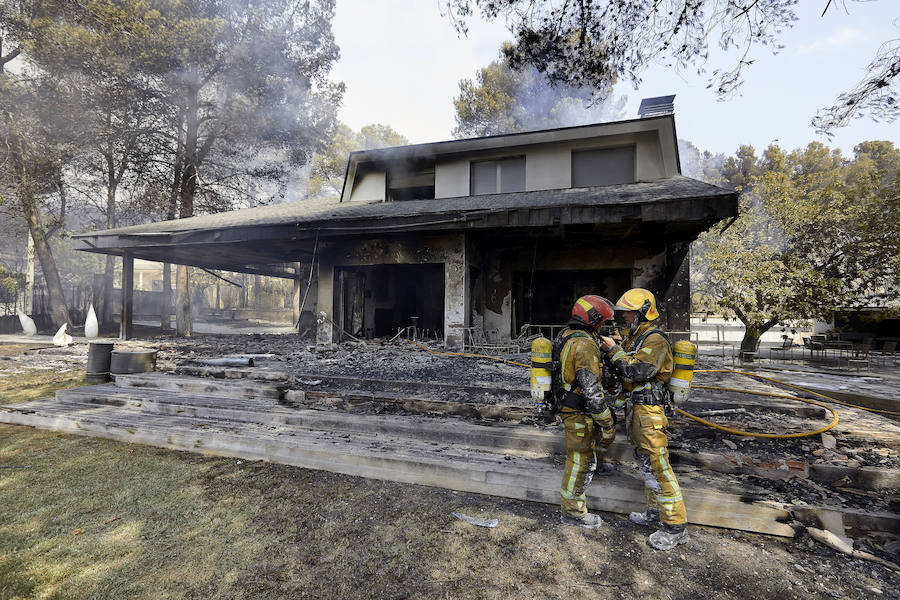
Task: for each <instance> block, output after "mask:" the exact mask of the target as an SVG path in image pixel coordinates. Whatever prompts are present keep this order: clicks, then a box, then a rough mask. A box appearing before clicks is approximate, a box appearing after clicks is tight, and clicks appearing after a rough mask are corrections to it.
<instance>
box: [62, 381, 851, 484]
mask: <svg viewBox="0 0 900 600" xmlns="http://www.w3.org/2000/svg"><path fill="white" fill-rule="evenodd" d="M56 396H57V399H58V400H60V401H62V402H69V403H72V404H84V405H96V404H106V405H111V406H119V407H125V408H131V409H136V410H142V411H145V412H152V413H157V414H168V415H176V416H188V417H195V418H198V419H205V420H213V421H226V422H238V423H255V424H259V425H279V426H283V427H288V428H290V427H299V428H304V429H309V430H319V431H335V432H341V433H352V434H357V433H370V432H375V433H378V434H381V435H390V436H401V437H409V438H412V439H417V440H427V441H430V442H433V443H437V444H441V445H451V446H466V447H471V448H476V449H478V450H481V451H485V452H501V453H506V454H512V455H516V456H528V457H546V456H551V455H562V454H563V453H564V452H565V447H564V440H563V433H562V427H561V425H531V424H518V423H493V424H483V425H482V424H475V423H471V422H467V421H463V420H460V419H454V418H447V417H435V416H430V417H419V416H409V415H404V416H398V415H375V414H359V413H348V412H340V411H332V410H310V409H303V408H287V407H285V406H282V405H281V404H279V403H278V402H276V401H273V400H271V399H258V400H235V399H229V398H223V397H215V396H209V397H205V396H198V395H188V394H171V393H168V392H160V391H156V390H148V389H142V390H139V391H135V390H132V389H129V388H119V387H116V386H113V385H108V384H107V385H97V386H87V387H81V388H75V389H71V390H62V391H59V392H57V394H56ZM486 423H490V422H486ZM618 437H619V439H617V440H616V441H615V442H614V443H613V444H612V446H611V447H610V448H609V452H608V458H609V459H610V460H612V461H614V462H620V463H632V462H633V451H632V447H631V444H630V442H629V441H628V440H627V439H626V437H625V435H624V433H623V432H620V433H619V434H618ZM670 460H671V462H672V464H673V465H674V466H675V467H676V468H677V467H679V466H680V465H690V466H697V467H701V468H704V469H708V470H710V471H714V472H719V473H750V474H755V475H759V476H762V477H769V478H774V479H783V478H784V477H785V475H786V474H787V475H799V476H808V475H809V473H810V471H809V465H808V464H807V463H806V462H805V461H786V460H780V461H779V460H755V459H753V458H750V457H747V456H742V455H740V454H737V455H734V456H729V455H721V454H714V453H708V452H693V451H689V450H680V449H678V448H677V447H670ZM867 489H868V488H867Z"/></svg>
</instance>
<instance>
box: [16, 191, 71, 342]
mask: <svg viewBox="0 0 900 600" xmlns="http://www.w3.org/2000/svg"><path fill="white" fill-rule="evenodd" d="M16 195H17V196H18V198H19V202H20V203H21V204H22V213H23V214H24V215H25V221H26V222H27V223H28V230H29V231H30V232H31V238H32V239H33V240H34V252H35V255H37V258H38V261H39V262H40V263H41V271H42V272H43V273H44V281H46V282H47V293H48V295H49V296H50V318H51V319H52V321H53V324H54V326H56V327H59V326H60V325H62V324H63V323H67V324H68V325H69V329H70V330H71V328H72V319H71V318H70V317H69V308H68V307H67V306H66V298H65V296H64V294H63V289H62V281H61V280H60V278H59V271H58V270H57V269H56V261H55V260H54V259H53V252H52V251H51V250H50V245H49V244H48V243H47V238H46V237H45V236H44V227H43V225H42V224H41V218H40V215H39V214H38V209H37V203H36V201H35V198H34V191H33V190H32V189H31V188H30V186H29V185H28V183H27V182H19V185H18V187H17V188H16Z"/></svg>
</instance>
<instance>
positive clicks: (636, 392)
mask: <svg viewBox="0 0 900 600" xmlns="http://www.w3.org/2000/svg"><path fill="white" fill-rule="evenodd" d="M653 334H657V335H659V336H661V337H662V338H663V339H664V340H666V344H668V345H669V350H670V351H671V349H672V341H671V340H670V339H669V336H667V335H666V334H665V332H664V331H663V330H662V329H657V328H655V327H654V328H653V329H650V330H648V331H645V332H644V333H642V334H641V335H640V337H638V338H637V340H635V342H634V347H633V349H632V350H630V351H629V352H628V354H631V355H634V354H637V353H638V352H640V350H641V348H642V347H643V346H644V342H645V341H646V340H647V338H648V337H650V336H651V335H653ZM625 394H626V396H628V398H630V399H631V401H632V402H634V403H635V404H646V405H648V406H663V407H664V408H665V411H666V413H669V412H672V411H673V410H674V409H673V405H672V398H671V394H670V393H669V389H668V387H666V385H665V384H664V383H662V382H660V381H659V380H658V379H656V376H654V378H653V380H652V381H648V382H646V383H645V384H642V385H640V386H638V387H637V389H633V390H632V391H630V392H625Z"/></svg>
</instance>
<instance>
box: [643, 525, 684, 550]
mask: <svg viewBox="0 0 900 600" xmlns="http://www.w3.org/2000/svg"><path fill="white" fill-rule="evenodd" d="M648 541H649V543H650V547H651V548H653V549H655V550H671V549H672V548H674V547H675V546H677V545H678V544H684V543H687V541H688V534H687V525H666V524H665V523H663V524H662V525H661V526H660V528H659V529H658V530H656V531H655V532H654V533H652V534H650V539H649V540H648Z"/></svg>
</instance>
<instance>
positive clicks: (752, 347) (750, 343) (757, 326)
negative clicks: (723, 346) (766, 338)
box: [735, 310, 778, 362]
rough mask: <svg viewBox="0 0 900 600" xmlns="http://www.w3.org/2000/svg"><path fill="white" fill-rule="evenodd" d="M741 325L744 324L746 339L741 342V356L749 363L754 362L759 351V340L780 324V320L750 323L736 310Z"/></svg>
mask: <svg viewBox="0 0 900 600" xmlns="http://www.w3.org/2000/svg"><path fill="white" fill-rule="evenodd" d="M735 313H736V314H737V315H738V319H740V321H741V323H743V324H744V338H743V339H742V340H741V349H740V356H742V357H744V359H745V360H746V361H747V362H753V359H754V358H755V356H756V353H757V351H758V350H759V339H760V338H761V337H762V335H763V334H764V333H765V332H767V331H768V330H770V329H772V327H774V326H775V325H777V324H778V319H769V320H768V321H765V322H759V321H750V320H749V319H747V317H746V316H745V315H744V313H742V312H741V311H739V310H735Z"/></svg>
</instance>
